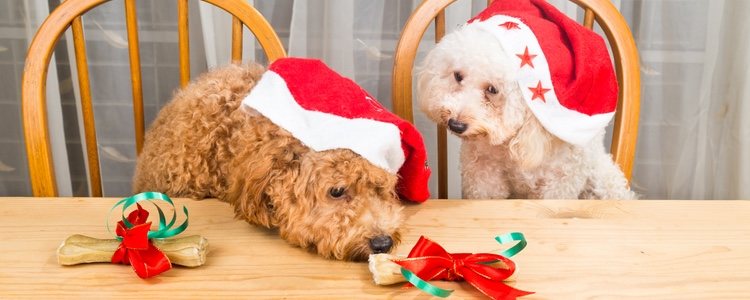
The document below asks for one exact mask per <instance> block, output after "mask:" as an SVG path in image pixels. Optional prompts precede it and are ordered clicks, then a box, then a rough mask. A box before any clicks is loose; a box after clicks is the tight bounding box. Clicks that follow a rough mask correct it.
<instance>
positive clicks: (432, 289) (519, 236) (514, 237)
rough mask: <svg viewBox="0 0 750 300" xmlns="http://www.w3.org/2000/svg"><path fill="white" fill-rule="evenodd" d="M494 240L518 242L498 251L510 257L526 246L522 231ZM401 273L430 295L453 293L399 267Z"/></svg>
mask: <svg viewBox="0 0 750 300" xmlns="http://www.w3.org/2000/svg"><path fill="white" fill-rule="evenodd" d="M495 240H496V241H497V242H498V243H500V244H501V245H502V244H507V243H512V242H518V243H517V244H515V245H513V247H510V248H508V249H505V250H503V251H502V252H500V255H502V256H505V257H507V258H510V257H512V256H514V255H516V254H518V252H521V250H523V249H524V248H526V245H527V244H528V243H527V242H526V237H524V235H523V233H520V232H508V233H506V234H503V235H499V236H496V237H495ZM494 262H497V261H490V262H486V263H487V264H492V263H494ZM401 274H402V275H404V278H406V280H407V281H409V283H411V284H412V285H414V286H415V287H417V288H419V289H420V290H422V291H423V292H425V293H428V294H430V295H432V296H435V297H440V298H445V297H448V296H450V295H451V293H453V290H445V289H441V288H439V287H436V286H434V285H432V284H430V283H428V282H427V281H425V280H424V279H422V278H419V276H417V275H416V274H414V273H413V272H411V271H409V270H407V269H405V268H401Z"/></svg>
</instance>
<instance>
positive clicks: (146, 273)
mask: <svg viewBox="0 0 750 300" xmlns="http://www.w3.org/2000/svg"><path fill="white" fill-rule="evenodd" d="M136 205H137V206H138V208H137V209H136V210H134V211H132V212H131V213H130V214H129V215H128V218H127V219H128V222H130V223H131V224H133V227H131V228H127V226H125V223H124V222H123V221H119V222H117V230H116V231H115V233H117V236H119V237H122V243H120V246H119V247H118V248H117V250H115V253H114V255H112V263H113V264H118V263H119V264H125V265H128V264H129V265H131V266H133V270H135V273H136V274H138V277H141V278H149V277H153V276H156V275H159V274H161V273H163V272H165V271H167V270H169V269H171V268H172V263H171V262H169V258H167V256H166V255H165V254H164V253H162V252H161V251H160V250H159V249H158V248H156V247H155V246H154V244H152V243H151V240H149V239H148V231H149V229H150V228H151V222H146V220H147V219H148V211H146V210H145V209H143V208H142V207H141V205H140V204H136Z"/></svg>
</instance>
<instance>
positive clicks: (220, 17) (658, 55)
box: [0, 0, 750, 199]
mask: <svg viewBox="0 0 750 300" xmlns="http://www.w3.org/2000/svg"><path fill="white" fill-rule="evenodd" d="M497 1H506V0H497ZM549 1H550V2H552V3H553V4H554V5H556V6H557V7H558V8H560V9H561V10H562V11H564V12H565V13H567V14H568V15H569V16H571V17H572V18H575V19H578V20H580V19H581V18H582V12H581V10H580V9H579V8H577V7H576V6H575V5H574V4H572V3H570V2H568V1H567V0H549ZM37 2H39V6H38V7H36V6H30V5H28V4H29V3H31V4H35V3H37ZM420 2H421V1H419V0H411V1H388V0H354V1H351V0H254V1H251V4H253V5H254V6H255V7H256V8H258V9H259V10H260V12H261V13H262V14H263V15H264V16H265V17H266V18H267V19H268V20H269V22H270V23H271V24H272V26H273V27H274V29H275V30H276V31H277V33H278V34H279V36H280V38H281V39H282V42H283V44H284V46H285V47H286V49H287V51H288V53H289V54H290V55H293V56H304V57H316V58H320V59H322V60H324V61H325V62H326V63H327V64H328V65H330V66H331V67H332V68H334V69H336V70H337V71H339V72H340V73H341V74H343V75H345V76H348V77H350V78H352V79H354V80H355V81H357V82H358V83H359V84H360V85H361V86H362V87H364V88H365V89H366V90H368V91H369V92H370V93H371V94H372V95H373V96H375V97H376V98H377V99H378V100H380V101H381V102H382V103H383V104H384V105H385V106H387V107H390V101H391V99H390V94H391V88H390V79H391V69H392V64H393V51H394V49H395V47H396V43H397V41H398V38H399V34H400V32H401V29H402V27H403V24H404V23H405V22H406V20H407V18H408V17H409V14H410V13H411V11H412V10H413V9H414V8H416V7H417V5H418V4H419V3H420ZM44 3H47V1H41V2H40V1H30V2H29V1H25V2H23V3H22V2H19V1H14V0H0V68H5V69H8V70H11V73H8V72H0V76H2V78H3V79H9V80H0V84H3V85H2V86H1V87H3V88H2V89H0V105H3V106H2V111H0V113H2V116H4V118H0V121H2V122H5V123H9V124H7V126H2V127H0V143H2V145H3V146H2V150H0V195H16V194H21V195H23V194H28V193H29V189H28V182H26V181H24V180H23V179H24V177H25V176H26V174H27V173H26V172H27V171H26V166H25V164H24V161H25V156H24V155H25V154H24V153H23V144H22V140H21V135H20V132H21V131H20V117H18V115H16V114H17V113H18V114H20V109H19V104H20V98H19V93H20V74H21V71H22V64H23V53H24V51H25V49H26V47H27V46H28V41H29V36H30V35H29V34H23V35H21V36H19V34H18V32H19V30H21V31H20V32H25V31H28V30H26V29H18V28H30V29H32V30H33V29H34V28H36V26H38V22H39V20H32V18H30V17H26V18H21V19H19V18H18V17H17V16H16V15H17V14H14V13H12V12H17V11H19V10H21V11H23V10H24V9H30V10H31V12H34V13H35V14H36V15H42V16H43V15H45V14H46V11H45V9H46V7H44V5H41V4H44ZM613 3H614V4H615V5H616V6H617V7H618V8H619V9H620V10H621V12H622V13H623V15H624V16H625V18H626V20H627V21H628V23H629V24H630V26H631V29H632V31H633V33H634V36H635V39H636V43H637V44H638V47H639V52H640V55H641V63H642V68H641V72H642V73H641V76H642V95H643V97H642V100H641V101H642V102H641V122H640V132H639V140H638V148H637V155H636V164H635V169H634V176H633V182H632V185H633V188H634V189H635V190H636V191H638V192H639V193H640V194H641V195H642V196H643V198H647V199H678V198H679V199H743V198H750V162H749V160H750V151H748V150H750V145H749V143H750V129H748V128H750V127H749V126H748V125H750V124H749V123H750V121H748V120H749V119H750V107H748V106H749V105H748V104H746V103H747V102H748V100H750V71H748V70H749V69H750V32H749V31H750V21H748V19H750V1H744V0H713V1H709V0H679V1H665V0H654V1H644V0H614V1H613ZM23 4H26V5H25V6H24V5H23ZM137 4H138V6H139V10H138V12H139V30H140V33H141V48H142V63H143V64H144V67H143V69H144V75H143V76H144V98H145V99H146V113H147V121H150V120H152V119H153V117H154V116H155V114H156V112H157V111H158V109H159V108H160V107H161V106H162V105H163V104H164V103H165V102H166V101H168V100H169V98H170V96H171V93H172V90H173V89H174V88H175V87H176V86H177V82H178V79H177V78H178V73H179V72H178V69H177V55H176V53H177V47H176V12H175V7H176V3H175V2H174V1H154V0H138V1H137ZM485 4H486V1H485V0H459V1H457V2H456V3H455V4H453V5H452V6H451V7H450V8H449V10H448V11H447V22H446V25H447V31H448V32H450V31H451V30H452V29H454V28H455V27H456V26H458V25H459V24H462V23H463V22H465V20H467V19H468V18H469V17H471V16H472V15H474V14H476V13H477V12H479V11H480V10H481V9H482V8H483V7H484V6H485ZM18 7H21V8H18ZM25 7H30V8H25ZM5 8H7V9H5ZM190 8H191V14H192V15H191V19H190V20H191V62H192V73H193V74H198V73H200V72H204V71H205V70H207V69H208V68H211V67H215V66H218V65H222V64H224V63H227V62H228V61H229V45H230V40H229V39H230V34H229V32H231V30H230V28H231V27H230V25H229V24H230V23H229V17H228V16H227V15H226V13H224V12H223V11H221V10H219V9H215V8H213V7H211V6H210V5H208V4H200V5H199V4H198V1H195V2H191V7H190ZM5 18H7V19H8V20H9V21H7V22H6V21H3V20H5ZM84 23H85V26H86V29H87V40H89V41H88V42H87V45H88V47H89V49H88V50H89V60H90V62H91V66H90V69H91V72H92V75H93V77H94V78H95V80H94V82H92V85H93V87H94V99H95V109H96V110H95V112H96V114H97V129H99V128H101V130H99V131H98V134H99V136H100V137H99V148H100V151H101V152H102V154H101V161H102V166H103V170H102V173H103V177H104V179H105V194H107V195H111V196H122V195H125V194H127V193H128V192H129V190H130V188H129V180H130V176H131V175H132V168H133V164H134V159H135V150H134V149H133V142H132V117H131V115H130V111H132V105H130V104H129V101H130V86H129V75H128V72H127V68H128V58H127V53H126V50H123V47H122V46H123V45H122V43H123V41H125V40H126V39H125V31H124V26H123V24H124V22H123V21H122V3H121V1H112V2H110V3H108V4H105V5H104V6H102V7H100V8H97V9H95V10H94V11H93V12H92V14H91V16H89V17H86V18H84ZM24 30H25V31H24ZM432 37H433V32H432V29H430V30H429V31H428V32H427V33H426V34H425V39H424V40H423V42H422V45H421V47H420V49H419V53H418V56H417V61H419V60H420V59H421V58H422V57H423V56H424V54H425V53H426V52H427V51H429V50H430V49H431V47H432V46H431V45H432V44H433V42H432ZM244 45H245V47H244V50H243V53H244V55H243V57H245V58H247V59H254V60H258V61H260V62H265V56H264V55H263V54H262V51H261V50H260V48H259V47H258V46H257V43H256V42H254V39H253V38H252V36H251V35H250V33H248V32H247V31H246V32H245V43H244ZM58 51H59V50H58ZM69 53H71V51H67V53H63V54H61V53H60V52H58V55H57V56H58V57H60V55H63V56H65V57H63V58H59V59H58V61H57V62H55V63H54V67H56V68H57V70H56V71H55V72H52V70H53V69H50V70H51V71H50V73H54V74H51V75H55V76H59V77H60V78H55V79H54V80H52V79H50V80H51V81H55V82H58V83H59V86H60V88H59V94H60V95H58V97H59V98H60V99H61V103H62V104H61V108H54V107H52V108H50V109H51V110H52V111H53V114H54V113H57V114H58V115H59V116H61V117H60V118H61V119H57V120H54V122H56V124H55V125H53V126H57V128H62V129H63V131H64V135H63V136H64V138H63V139H62V141H58V142H57V145H58V147H57V148H56V150H55V155H56V156H58V157H63V158H64V157H65V156H66V155H67V161H68V163H65V161H66V159H58V160H56V163H57V164H62V165H63V167H62V168H59V169H58V171H59V170H65V169H66V168H67V169H68V170H67V173H68V174H69V175H68V176H67V177H68V181H69V182H70V183H68V184H67V185H68V191H69V192H70V193H72V194H85V190H86V189H87V185H86V177H85V169H84V168H83V167H82V166H81V165H82V164H83V163H85V160H84V159H83V154H82V149H83V148H82V144H81V142H80V133H79V132H78V127H77V124H78V123H79V121H78V119H79V118H78V117H77V110H78V108H77V106H76V104H75V102H74V101H70V100H69V98H71V97H72V96H71V94H73V93H72V92H70V91H75V87H74V84H71V79H70V78H74V76H73V75H72V74H74V72H75V70H72V69H71V66H70V64H69V63H68V61H69V59H68V57H67V56H69ZM8 66H10V67H8ZM5 69H3V70H5ZM8 74H12V76H9V75H8ZM58 74H60V75H58ZM6 77H12V78H6ZM51 78H52V77H51ZM11 79H12V81H10V80H11ZM8 82H11V83H12V85H10V86H9V87H7V88H6V87H5V84H7V83H8ZM72 82H73V83H75V80H72ZM97 86H98V87H97ZM102 86H103V87H102ZM52 90H53V89H51V91H52ZM73 98H75V97H73ZM55 111H56V112H55ZM8 112H10V113H8ZM415 112H416V120H415V123H416V125H417V127H418V128H419V129H420V131H421V132H422V133H423V135H424V136H425V141H426V143H427V146H428V152H429V155H430V157H431V161H430V163H431V164H432V165H433V166H435V167H436V166H437V163H436V161H435V156H436V148H435V144H436V141H435V129H434V128H435V126H434V124H433V123H432V122H430V121H429V120H427V119H426V118H424V116H423V115H422V114H421V113H420V112H419V111H418V110H417V109H415ZM6 115H8V116H7V117H5V116H6ZM6 120H10V121H6ZM51 120H52V119H51ZM16 122H18V123H17V124H15V125H12V124H10V123H16ZM5 123H3V125H6V124H5ZM458 145H459V141H458V140H457V139H456V138H454V137H452V136H451V137H449V168H450V171H449V174H451V177H450V179H449V196H450V197H458V196H459V195H460V178H458V176H459V172H458V171H457V170H458V168H459V167H458V155H457V154H458V147H459V146H458ZM63 173H65V172H63ZM435 174H436V172H435ZM58 175H59V174H58ZM63 177H65V176H63ZM435 177H436V176H433V179H432V185H431V188H432V193H433V195H436V194H437V188H436V179H435ZM19 178H21V179H19ZM63 185H65V184H63ZM62 190H63V189H61V191H62Z"/></svg>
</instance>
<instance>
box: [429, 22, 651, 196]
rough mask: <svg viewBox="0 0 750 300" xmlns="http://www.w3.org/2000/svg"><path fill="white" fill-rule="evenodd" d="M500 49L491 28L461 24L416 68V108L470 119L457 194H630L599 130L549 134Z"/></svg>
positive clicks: (441, 118)
mask: <svg viewBox="0 0 750 300" xmlns="http://www.w3.org/2000/svg"><path fill="white" fill-rule="evenodd" d="M504 53H505V51H504V49H503V48H502V46H501V45H500V43H499V42H498V41H496V40H495V39H494V37H493V36H492V35H491V34H490V33H487V32H483V31H481V30H479V29H476V28H471V27H463V28H460V29H458V30H457V31H455V32H453V33H451V34H449V35H446V36H445V37H444V38H443V39H442V40H441V42H440V43H438V45H437V46H436V47H435V48H434V49H433V50H431V51H430V52H429V53H428V55H427V56H426V58H425V60H424V62H423V63H422V65H421V66H420V70H419V75H418V79H417V80H418V82H417V85H418V86H417V97H418V99H419V100H418V101H419V105H420V108H421V110H422V111H423V112H425V113H426V114H427V115H428V116H429V117H430V119H432V120H433V121H435V122H437V123H439V124H447V123H448V120H450V119H454V120H457V121H459V122H462V123H465V124H467V125H468V127H467V129H466V131H464V132H462V133H460V134H457V135H458V136H459V137H461V138H462V145H461V175H462V187H463V197H464V198H531V199H537V198H545V199H549V198H558V199H574V198H595V199H632V198H635V197H636V196H635V194H634V193H633V192H631V191H630V189H629V188H628V184H627V180H626V179H625V177H624V176H623V173H622V171H620V169H619V168H618V167H617V166H616V165H615V164H614V162H613V161H612V159H611V157H610V156H609V154H607V153H606V152H605V149H604V146H603V139H604V130H602V132H601V134H600V135H599V136H598V137H597V138H595V139H593V141H591V142H590V143H589V144H588V145H586V146H584V147H578V146H574V145H571V144H568V143H565V142H563V141H562V140H560V139H558V138H556V137H555V136H553V135H552V134H550V133H549V132H547V131H546V130H545V129H544V127H543V126H542V125H541V124H540V123H539V122H538V121H537V119H536V117H535V116H534V115H533V113H532V112H531V110H530V109H529V108H528V106H527V105H526V103H525V102H524V100H523V98H522V94H521V90H520V88H519V86H518V84H517V83H516V81H515V79H514V78H515V74H514V72H513V70H514V67H513V66H512V65H511V64H512V62H511V61H510V60H508V59H505V57H506V55H504ZM491 87H492V88H494V89H491ZM454 133H455V132H454Z"/></svg>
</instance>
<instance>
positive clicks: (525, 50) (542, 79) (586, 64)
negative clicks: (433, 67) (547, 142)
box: [466, 0, 617, 146]
mask: <svg viewBox="0 0 750 300" xmlns="http://www.w3.org/2000/svg"><path fill="white" fill-rule="evenodd" d="M470 26H471V27H476V28H479V29H481V30H484V31H487V32H490V33H492V34H493V35H494V36H495V37H496V38H497V40H498V41H500V44H501V45H502V47H503V49H504V50H505V52H506V54H507V55H508V56H509V58H510V59H512V61H514V62H515V65H516V66H517V67H518V72H517V77H516V80H517V81H518V84H519V87H520V88H521V92H522V93H523V97H524V99H525V101H526V104H527V105H528V106H529V108H530V109H531V111H532V112H533V113H534V115H535V116H536V118H537V119H538V120H539V122H540V123H541V124H542V126H544V128H545V129H546V130H547V131H549V132H550V133H552V134H553V135H555V136H557V137H558V138H560V139H561V140H563V141H565V142H568V143H570V144H574V145H581V146H582V145H584V144H586V143H588V142H589V141H590V140H591V139H592V138H593V137H595V136H596V135H597V134H599V133H601V132H603V131H604V128H605V127H606V126H607V124H608V123H609V122H610V120H611V119H612V116H613V115H614V111H615V108H616V106H617V81H616V77H615V74H614V71H613V68H612V62H611V60H610V58H609V53H608V52H607V47H606V45H605V44H604V40H603V39H602V38H601V37H600V36H599V35H597V34H596V33H594V32H593V31H591V30H589V29H587V28H585V27H583V26H581V25H580V24H578V23H576V22H575V21H573V20H572V19H570V18H568V17H567V16H566V15H565V14H563V13H562V12H560V11H559V10H557V9H556V8H555V7H554V6H552V5H551V4H549V3H547V2H546V1H544V0H496V1H494V2H492V4H490V6H489V7H487V9H485V10H484V11H482V12H481V13H479V15H477V16H476V17H474V18H473V19H471V20H469V22H468V24H467V25H466V27H470Z"/></svg>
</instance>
